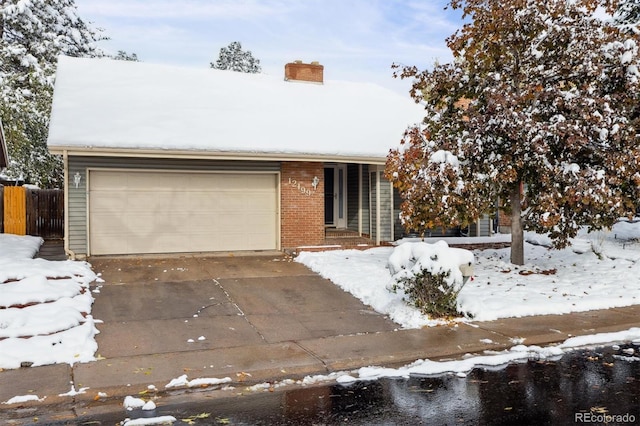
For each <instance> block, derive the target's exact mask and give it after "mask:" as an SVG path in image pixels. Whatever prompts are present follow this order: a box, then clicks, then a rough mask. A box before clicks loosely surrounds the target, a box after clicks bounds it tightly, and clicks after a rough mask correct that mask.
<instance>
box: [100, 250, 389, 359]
mask: <svg viewBox="0 0 640 426" xmlns="http://www.w3.org/2000/svg"><path fill="white" fill-rule="evenodd" d="M90 262H91V264H92V265H93V269H94V271H95V272H96V273H100V274H101V277H102V278H103V279H104V280H105V283H104V285H103V286H102V287H101V288H100V293H99V294H97V295H96V296H95V297H96V301H95V303H94V307H93V316H94V318H97V319H99V320H102V321H103V322H104V323H103V324H100V325H99V326H98V328H99V330H100V334H99V335H98V336H97V337H96V340H97V342H98V348H99V352H100V355H101V356H103V357H106V358H112V357H126V356H133V355H150V354H160V353H171V352H186V351H196V350H207V349H220V348H234V347H242V346H250V345H262V344H273V343H280V342H291V341H301V340H307V339H317V338H324V337H331V336H341V335H349V334H359V333H376V332H384V331H392V330H394V329H396V328H397V325H396V324H394V323H393V322H392V321H390V320H389V319H387V318H386V317H385V316H382V315H380V314H378V313H376V312H375V311H373V310H372V309H371V308H370V307H368V306H365V305H363V304H362V303H361V302H360V301H359V300H357V299H356V298H354V297H353V296H351V295H350V294H349V293H346V292H344V291H342V290H341V289H340V288H338V287H336V286H335V285H333V284H332V283H331V282H329V281H327V280H325V279H323V278H321V277H320V276H318V275H317V274H315V273H313V272H311V271H310V270H309V269H307V268H306V267H305V266H303V265H301V264H299V263H296V262H292V261H291V260H289V259H287V258H285V257H284V256H282V254H280V253H269V254H264V255H260V256H238V255H234V256H229V255H226V256H207V257H196V256H176V257H165V258H126V257H118V258H92V259H91V260H90Z"/></svg>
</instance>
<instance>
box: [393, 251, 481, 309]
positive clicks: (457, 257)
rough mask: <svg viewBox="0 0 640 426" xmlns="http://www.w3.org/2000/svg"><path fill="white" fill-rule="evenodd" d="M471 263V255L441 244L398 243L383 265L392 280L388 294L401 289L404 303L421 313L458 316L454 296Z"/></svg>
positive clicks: (470, 272)
mask: <svg viewBox="0 0 640 426" xmlns="http://www.w3.org/2000/svg"><path fill="white" fill-rule="evenodd" d="M473 263H474V256H473V253H472V252H470V251H469V250H464V249H459V248H452V247H449V245H448V244H447V243H446V242H445V241H438V242H436V243H434V244H429V243H424V242H407V243H404V244H400V245H399V246H397V247H396V248H395V249H394V250H393V252H392V253H391V255H390V256H389V260H388V264H387V266H388V268H389V271H390V272H391V274H392V275H393V279H394V281H395V284H393V286H392V287H391V291H393V292H397V291H398V290H401V291H402V292H403V293H404V295H405V301H406V302H407V303H409V304H411V305H413V306H414V307H416V308H418V309H419V310H420V311H421V312H422V313H423V314H427V315H431V316H433V317H450V316H459V315H460V313H459V309H458V303H457V298H458V293H459V292H460V290H461V289H462V287H463V286H464V284H465V283H466V280H467V279H468V278H469V277H470V276H471V275H472V273H473Z"/></svg>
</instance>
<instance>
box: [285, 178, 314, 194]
mask: <svg viewBox="0 0 640 426" xmlns="http://www.w3.org/2000/svg"><path fill="white" fill-rule="evenodd" d="M289 186H291V187H292V188H295V189H297V190H298V191H300V193H301V194H303V195H306V196H307V197H310V196H311V189H309V188H307V187H306V186H304V185H302V184H301V183H300V182H298V181H297V180H296V179H291V178H289Z"/></svg>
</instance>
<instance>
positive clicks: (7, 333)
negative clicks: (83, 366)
mask: <svg viewBox="0 0 640 426" xmlns="http://www.w3.org/2000/svg"><path fill="white" fill-rule="evenodd" d="M42 242H43V241H42V239H41V238H39V237H31V236H18V235H11V234H0V368H5V369H10V368H19V367H20V366H25V365H26V366H31V365H32V366H38V365H46V364H59V363H67V364H71V365H72V364H74V363H76V362H88V361H93V360H95V357H94V353H95V352H96V351H97V349H98V345H97V343H96V341H95V338H94V336H95V335H96V334H97V333H98V330H97V329H96V328H95V321H94V319H93V317H92V316H91V306H92V304H93V297H92V296H91V292H90V291H89V285H90V284H91V283H92V282H94V281H101V280H100V279H99V278H98V277H97V276H96V275H95V273H94V272H93V271H92V270H91V265H89V264H88V263H87V262H79V261H71V260H65V261H49V260H45V259H33V256H34V255H35V254H36V253H37V252H38V250H39V248H40V245H41V244H42Z"/></svg>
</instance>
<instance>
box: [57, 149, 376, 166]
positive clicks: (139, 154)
mask: <svg viewBox="0 0 640 426" xmlns="http://www.w3.org/2000/svg"><path fill="white" fill-rule="evenodd" d="M49 151H50V152H51V153H52V154H64V153H65V152H66V153H68V154H69V153H70V154H71V155H75V156H84V157H134V158H174V159H190V160H203V159H204V160H236V161H302V162H323V163H354V164H371V165H377V166H384V165H385V164H386V161H387V157H386V155H384V156H375V155H356V154H344V155H339V154H314V153H289V152H253V151H207V150H177V149H176V150H173V149H153V148H107V147H80V146H72V145H67V146H65V145H59V146H49Z"/></svg>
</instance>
